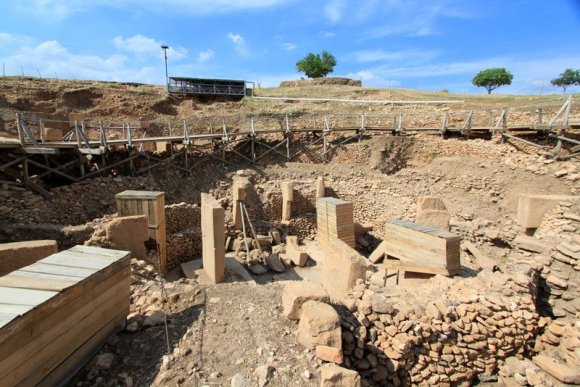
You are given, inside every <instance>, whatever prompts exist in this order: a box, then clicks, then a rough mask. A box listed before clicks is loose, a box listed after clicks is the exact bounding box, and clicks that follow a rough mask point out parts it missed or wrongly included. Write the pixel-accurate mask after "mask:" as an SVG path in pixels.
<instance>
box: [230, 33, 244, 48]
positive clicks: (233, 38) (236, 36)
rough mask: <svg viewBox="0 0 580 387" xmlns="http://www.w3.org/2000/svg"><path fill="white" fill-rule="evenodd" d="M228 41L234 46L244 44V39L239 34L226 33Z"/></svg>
mask: <svg viewBox="0 0 580 387" xmlns="http://www.w3.org/2000/svg"><path fill="white" fill-rule="evenodd" d="M228 39H229V40H231V41H232V42H234V43H235V44H238V45H242V44H244V43H245V40H244V37H243V36H242V35H240V34H233V33H231V32H229V33H228Z"/></svg>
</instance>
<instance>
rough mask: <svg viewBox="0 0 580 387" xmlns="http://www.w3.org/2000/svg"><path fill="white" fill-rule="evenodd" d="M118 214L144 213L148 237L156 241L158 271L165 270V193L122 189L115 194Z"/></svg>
mask: <svg viewBox="0 0 580 387" xmlns="http://www.w3.org/2000/svg"><path fill="white" fill-rule="evenodd" d="M115 198H116V200H117V212H118V214H119V216H131V215H145V216H147V221H148V222H149V237H150V238H151V239H153V240H154V241H155V242H157V253H158V255H159V263H157V262H152V263H153V264H154V265H155V266H157V265H159V266H158V269H159V272H160V273H161V274H165V273H166V272H167V246H166V234H165V193H164V192H156V191H131V190H129V191H123V192H121V193H118V194H117V195H115Z"/></svg>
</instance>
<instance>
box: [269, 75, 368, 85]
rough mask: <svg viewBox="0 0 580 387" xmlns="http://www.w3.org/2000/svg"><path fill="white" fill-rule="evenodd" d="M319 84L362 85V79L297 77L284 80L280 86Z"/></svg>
mask: <svg viewBox="0 0 580 387" xmlns="http://www.w3.org/2000/svg"><path fill="white" fill-rule="evenodd" d="M318 85H342V86H358V87H361V86H362V82H361V81H357V80H354V79H349V78H340V77H327V78H312V79H297V80H294V81H282V82H280V87H304V86H318Z"/></svg>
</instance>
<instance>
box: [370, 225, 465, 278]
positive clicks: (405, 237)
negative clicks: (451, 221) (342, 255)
mask: <svg viewBox="0 0 580 387" xmlns="http://www.w3.org/2000/svg"><path fill="white" fill-rule="evenodd" d="M460 241H461V237H460V236H458V235H455V234H452V233H450V232H447V231H443V230H440V229H437V228H435V227H430V226H423V225H420V224H415V223H412V222H408V221H404V220H394V221H392V222H390V223H387V227H386V231H385V239H384V241H383V243H381V246H382V248H383V249H384V253H385V256H386V258H387V259H385V261H384V265H385V267H386V268H387V269H395V270H401V271H410V272H416V273H428V274H442V275H447V276H450V275H454V274H456V273H457V272H458V271H459V269H460V267H461V264H460V261H459V243H460ZM392 258H395V259H392Z"/></svg>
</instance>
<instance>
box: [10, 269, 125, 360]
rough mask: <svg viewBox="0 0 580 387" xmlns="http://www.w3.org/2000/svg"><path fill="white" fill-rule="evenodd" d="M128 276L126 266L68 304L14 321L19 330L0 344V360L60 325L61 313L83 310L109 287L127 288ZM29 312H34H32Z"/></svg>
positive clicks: (108, 289) (14, 331) (106, 292)
mask: <svg viewBox="0 0 580 387" xmlns="http://www.w3.org/2000/svg"><path fill="white" fill-rule="evenodd" d="M130 276H131V268H130V267H129V266H127V267H125V268H124V269H122V270H121V271H119V272H117V273H115V274H113V275H112V276H110V277H108V278H105V279H103V280H101V281H100V282H98V283H97V284H96V285H95V284H93V286H92V287H91V288H89V289H88V290H87V291H86V292H85V293H82V294H81V295H79V296H78V297H76V298H74V299H72V300H70V302H67V303H63V304H62V305H60V307H59V308H57V309H55V310H52V311H50V312H49V313H47V314H45V315H41V316H39V317H38V318H37V319H32V318H31V317H30V315H27V316H26V319H19V320H17V321H15V322H14V323H17V324H18V328H20V329H14V330H13V334H12V335H11V336H8V337H6V338H5V339H4V340H3V341H1V342H0V359H5V358H7V357H8V356H10V354H11V353H12V352H13V351H14V350H13V349H14V348H21V347H23V346H25V345H26V344H27V343H29V342H30V341H34V340H37V338H38V337H39V336H41V335H43V334H44V333H45V332H47V331H49V330H50V329H51V328H52V327H54V326H57V325H58V324H61V323H62V320H63V313H64V315H65V316H66V313H68V312H70V311H77V310H78V309H81V308H84V307H85V306H86V305H87V304H90V300H95V299H98V298H99V297H100V296H101V295H102V294H109V293H108V292H110V289H111V287H114V286H115V285H118V284H120V283H122V282H123V281H125V282H126V284H125V286H126V287H127V288H129V281H130V280H129V278H130ZM74 289H75V288H71V289H68V290H66V291H65V293H67V292H69V293H70V292H72V290H74ZM1 305H2V304H0V306H1ZM43 306H44V305H41V306H39V309H41V308H42V307H43ZM30 308H32V307H30ZM45 309H46V308H45ZM67 311H68V312H67ZM31 312H35V311H34V310H33V311H31ZM32 317H34V316H32ZM11 325H13V324H11ZM1 332H2V331H1V330H0V333H1Z"/></svg>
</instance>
